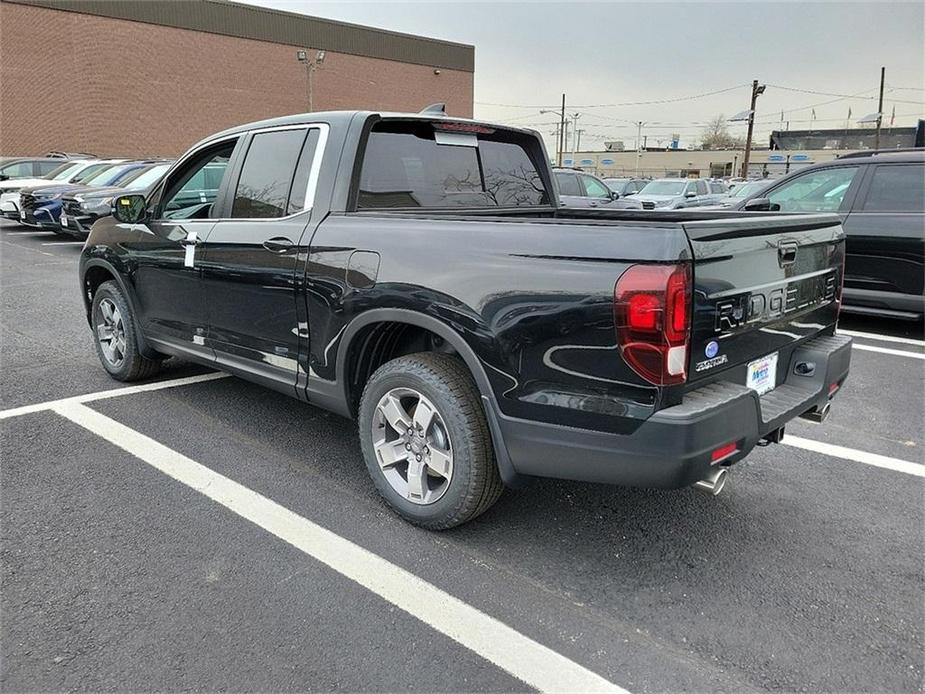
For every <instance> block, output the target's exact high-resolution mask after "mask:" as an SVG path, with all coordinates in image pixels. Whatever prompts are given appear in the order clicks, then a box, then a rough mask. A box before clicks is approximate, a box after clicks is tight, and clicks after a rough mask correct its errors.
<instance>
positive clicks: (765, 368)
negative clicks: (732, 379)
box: [745, 352, 777, 395]
mask: <svg viewBox="0 0 925 694" xmlns="http://www.w3.org/2000/svg"><path fill="white" fill-rule="evenodd" d="M776 383H777V352H774V354H769V355H767V356H766V357H761V358H760V359H755V360H754V361H751V362H749V363H748V369H747V371H746V375H745V385H746V386H748V387H749V388H751V389H752V390H754V391H756V392H757V393H758V395H764V394H765V393H768V392H770V391H772V390H774V385H775V384H776Z"/></svg>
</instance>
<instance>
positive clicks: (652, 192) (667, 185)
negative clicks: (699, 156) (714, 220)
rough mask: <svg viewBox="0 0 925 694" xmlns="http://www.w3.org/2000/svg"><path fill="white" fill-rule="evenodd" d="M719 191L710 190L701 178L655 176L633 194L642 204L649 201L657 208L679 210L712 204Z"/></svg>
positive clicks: (707, 183) (706, 182)
mask: <svg viewBox="0 0 925 694" xmlns="http://www.w3.org/2000/svg"><path fill="white" fill-rule="evenodd" d="M720 195H721V194H720V193H714V192H713V191H711V190H710V183H709V182H708V181H705V180H703V179H702V178H693V179H691V178H656V179H655V180H654V181H649V182H648V183H647V184H646V186H645V188H643V189H642V190H640V191H639V192H638V193H637V194H636V195H634V196H633V199H634V200H639V201H640V202H642V203H643V204H645V203H650V204H652V205H654V207H655V209H657V210H679V209H682V208H686V207H701V206H703V205H714V204H716V203H717V202H718V201H719V198H720Z"/></svg>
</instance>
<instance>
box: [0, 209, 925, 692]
mask: <svg viewBox="0 0 925 694" xmlns="http://www.w3.org/2000/svg"><path fill="white" fill-rule="evenodd" d="M79 251H80V245H79V244H69V243H66V242H63V241H59V240H58V237H55V236H53V235H51V234H42V233H36V232H34V231H33V230H29V229H27V228H24V227H19V226H14V225H10V224H7V223H0V256H2V258H0V261H2V266H0V267H2V297H3V307H2V316H0V320H2V322H0V325H2V330H3V337H2V348H3V354H2V363H3V372H2V373H3V377H2V383H0V388H2V400H3V404H2V409H3V410H5V411H7V410H10V409H12V408H20V407H26V406H30V405H34V404H37V403H42V402H45V401H52V400H54V401H57V400H60V399H62V398H69V397H73V396H82V395H84V394H88V393H98V392H100V391H110V390H112V391H113V392H116V390H115V389H120V388H124V387H125V386H124V385H123V384H119V383H116V382H114V381H112V380H110V379H109V378H108V377H107V376H106V375H105V374H104V372H103V371H102V369H101V367H100V366H99V364H98V362H97V359H96V355H95V353H94V350H93V345H92V341H91V336H90V332H89V330H88V328H87V325H86V321H85V318H84V314H83V307H82V302H81V298H80V296H79V293H78V288H77V278H76V261H77V257H78V255H79ZM841 328H842V329H844V330H847V331H851V332H852V333H854V334H855V340H856V344H857V345H858V347H859V348H858V349H855V350H854V352H853V355H852V371H851V375H850V377H849V380H848V382H847V383H846V385H845V387H844V389H843V391H842V393H840V395H839V397H838V399H837V402H836V403H835V405H834V406H833V411H832V415H831V416H830V417H829V419H828V420H827V421H826V422H825V423H824V424H823V425H814V424H811V423H808V422H802V421H801V422H798V423H794V424H793V425H792V426H788V432H787V433H788V436H791V437H792V438H793V440H794V442H795V444H794V445H780V446H770V447H768V448H764V449H759V450H756V451H755V452H754V453H753V454H752V455H751V456H749V458H747V459H746V460H745V461H744V462H742V463H740V464H739V465H737V466H736V467H735V468H734V469H733V470H732V471H731V474H730V479H729V483H728V485H727V489H726V490H725V491H724V492H723V493H722V494H721V495H720V496H718V497H716V498H710V497H706V496H704V495H699V494H697V493H695V492H693V491H691V490H680V491H671V492H662V491H651V490H649V491H647V490H635V489H625V488H617V487H607V486H596V485H589V484H581V483H572V482H560V481H554V480H537V481H535V482H533V483H532V484H530V485H529V486H527V487H526V488H525V489H522V490H518V491H508V492H506V493H505V495H504V496H503V497H502V499H501V501H500V502H499V503H498V504H497V505H496V506H495V507H494V508H492V509H491V510H490V511H489V512H488V513H486V514H485V515H484V516H482V517H480V518H478V519H477V520H476V521H474V522H472V523H469V524H467V525H465V526H463V527H461V528H458V529H456V530H453V531H451V532H446V533H440V534H434V533H429V532H426V531H422V530H419V529H416V528H414V527H411V526H409V525H407V524H405V523H403V522H402V521H401V520H399V519H398V518H397V517H395V516H394V515H393V514H392V513H391V512H389V511H388V510H387V509H386V508H385V507H384V505H383V504H382V503H381V502H380V501H379V500H378V497H377V496H376V494H375V491H374V489H373V487H372V484H371V482H370V481H369V479H368V478H367V476H366V472H365V469H364V466H363V462H362V458H361V456H360V454H359V452H358V448H357V436H356V430H355V426H354V424H353V423H352V422H349V421H346V420H343V419H340V418H338V417H336V416H333V415H329V414H327V413H325V412H323V411H321V410H318V409H316V408H313V407H310V406H308V405H306V404H303V403H300V402H297V401H295V400H292V399H289V398H286V397H285V396H282V395H280V394H277V393H274V392H272V391H268V390H265V389H262V388H259V387H257V386H254V385H252V384H249V383H246V382H244V381H240V380H237V379H234V378H220V379H215V380H208V381H201V382H194V383H189V384H187V385H182V386H176V387H169V388H163V389H159V390H150V391H140V392H135V391H132V392H131V394H128V395H121V396H118V397H111V398H102V399H94V400H92V401H88V402H85V403H84V404H83V405H79V406H77V407H79V408H86V409H87V410H89V412H90V415H89V417H90V419H92V420H93V421H98V422H99V423H101V424H100V426H101V427H102V429H101V430H100V431H98V432H97V433H94V432H92V431H91V430H89V429H88V428H87V427H86V426H82V425H80V424H79V423H75V421H73V420H71V419H68V418H66V417H65V416H63V415H62V414H59V413H58V412H54V411H51V410H48V409H42V408H36V409H37V411H30V412H29V413H27V414H21V415H19V416H14V417H7V418H4V419H3V420H2V436H3V440H2V466H0V492H2V504H0V532H2V550H0V552H2V573H0V578H2V596H0V612H2V620H0V637H2V643H0V656H2V664H0V687H2V688H3V689H4V690H5V691H10V692H12V691H27V690H28V691H52V690H54V691H60V690H104V689H119V690H178V689H205V690H218V689H223V690H236V691H258V690H259V691H296V690H298V691H308V690H321V691H328V690H334V689H338V690H347V691H410V690H419V691H420V690H424V691H521V690H528V689H534V688H539V689H553V688H555V687H554V686H552V684H554V683H555V682H557V681H558V682H560V683H561V682H562V681H565V682H569V681H570V680H568V679H567V676H570V675H574V676H575V677H577V678H580V677H585V676H587V677H589V678H592V679H586V680H581V679H575V680H571V681H574V682H593V681H594V680H593V676H596V677H598V678H602V679H601V682H603V681H604V680H606V681H608V682H610V683H613V684H614V685H617V686H618V687H621V688H623V689H625V690H629V691H631V692H648V691H730V692H738V691H768V690H770V691H890V692H900V691H902V692H905V691H909V692H912V691H921V689H922V687H923V683H925V680H923V669H922V663H923V653H925V644H923V641H925V571H923V562H922V557H923V556H925V505H923V500H925V494H923V492H925V476H923V473H925V465H923V462H925V461H923V450H925V449H923V447H925V441H923V426H922V416H923V412H925V359H923V356H925V346H923V336H922V325H921V324H915V323H911V324H910V323H898V322H891V321H880V320H872V319H857V318H852V317H848V316H846V317H845V318H844V319H843V321H842V323H841ZM871 336H873V337H871ZM860 347H863V349H861V348H860ZM206 373H208V370H206V369H203V368H200V367H195V366H191V365H188V364H182V363H179V362H177V363H174V362H173V361H171V362H170V363H169V364H168V368H167V369H165V371H164V372H162V373H161V374H159V375H158V377H157V379H156V380H157V381H158V382H167V381H172V380H174V379H179V378H184V377H189V376H197V375H200V374H206ZM194 380H195V379H194ZM126 428H127V429H126ZM126 432H129V433H130V434H131V435H137V442H136V443H135V444H133V443H132V441H134V439H132V440H129V439H126V436H127V435H128V434H126ZM801 441H804V442H806V441H808V442H810V443H809V444H808V447H807V445H803V444H800V442H801ZM813 442H821V443H823V444H830V445H832V446H839V447H842V448H840V449H826V450H827V451H829V452H828V453H822V452H819V451H818V450H813V448H814V443H813ZM159 447H163V450H161V449H160V448H159ZM842 449H847V451H844V450H842ZM833 450H834V451H836V452H837V453H838V454H831V452H832V451H833ZM871 454H873V455H871ZM878 456H879V457H878ZM177 461H179V463H180V464H181V467H180V468H177V469H178V472H176V473H175V474H171V473H170V469H171V468H169V466H170V465H172V464H175V463H176V462H177ZM884 461H885V462H884ZM890 461H894V462H895V461H899V462H903V461H905V462H906V463H909V464H911V465H909V466H908V467H903V466H901V465H894V466H893V468H891V467H890V465H891V464H893V463H891V462H890ZM183 466H185V467H183ZM198 466H202V467H201V468H199V467H198ZM196 470H200V471H201V473H202V475H205V476H204V477H202V478H201V479H203V480H205V482H203V483H201V484H198V485H197V484H196V483H195V482H191V481H190V475H192V474H194V473H196ZM903 470H905V471H903ZM165 472H167V474H165ZM196 474H199V473H196ZM212 484H215V485H216V486H218V487H221V489H222V490H224V489H225V487H222V486H221V485H225V484H227V485H231V486H229V487H228V490H230V491H228V490H226V491H220V492H216V491H214V490H212V491H210V488H209V487H210V485H212ZM261 500H266V501H267V502H268V503H273V504H276V505H278V506H279V507H282V508H283V509H288V512H291V513H292V514H294V516H293V518H295V519H296V521H297V522H298V523H302V524H303V525H296V526H293V527H295V528H296V529H297V530H299V529H300V528H304V529H305V532H306V533H307V534H311V533H312V532H314V531H313V530H312V528H318V527H319V526H320V528H321V529H323V530H326V531H330V532H331V533H333V534H334V537H335V538H336V540H335V541H334V544H333V545H331V546H333V547H334V548H336V549H337V551H335V552H334V554H333V555H332V556H331V557H330V558H329V559H328V560H325V559H324V558H323V557H321V556H320V554H319V553H318V552H316V551H315V550H312V549H311V548H308V549H306V548H304V547H303V548H300V547H299V546H297V545H298V544H299V543H298V541H296V542H295V544H294V543H293V541H292V540H291V539H288V540H287V539H286V537H287V535H286V532H287V531H286V530H285V529H283V530H278V531H274V530H273V528H275V527H277V526H276V525H274V523H275V522H276V521H274V520H273V519H272V518H271V519H266V518H264V517H263V516H260V515H259V514H260V513H261V511H260V509H261V508H264V506H261V504H263V503H264V502H263V501H261ZM248 504H250V505H248ZM352 548H360V549H362V550H366V553H372V554H371V555H369V557H367V558H366V559H363V557H360V559H359V560H358V561H359V563H358V564H355V565H354V564H350V562H349V561H348V559H347V558H349V557H351V556H353V555H351V554H350V553H351V552H353V551H354V550H353V549H352ZM340 550H343V551H342V552H340ZM363 556H365V555H363ZM370 557H372V558H370ZM367 560H368V561H367ZM351 561H352V560H351ZM374 561H382V562H383V563H382V564H375V563H369V562H374ZM364 562H366V563H364ZM348 564H349V565H348ZM371 566H373V567H378V569H377V571H379V570H381V571H382V572H384V573H382V574H379V573H376V572H375V571H374V572H372V574H371V573H370V571H369V570H368V567H371ZM364 567H367V568H364ZM364 571H365V573H364ZM373 574H374V575H373ZM389 577H397V578H398V579H399V588H398V592H399V595H397V596H396V594H395V593H394V592H389V591H390V590H392V589H390V588H389V585H388V579H389ZM401 581H405V584H406V585H407V594H401V593H402V590H401V587H402V585H404V584H402V583H401ZM417 581H421V582H422V584H421V585H423V586H424V587H425V588H424V589H423V592H421V590H422V589H421V588H420V586H419V585H418V583H417ZM364 586H365V587H364ZM427 586H429V587H431V588H434V589H435V590H436V591H437V593H435V592H433V591H430V588H427ZM428 591H430V592H428ZM440 593H443V594H448V595H449V596H452V598H454V599H455V600H456V601H459V602H460V604H461V605H462V606H463V607H462V608H460V609H459V610H456V609H455V608H453V607H452V605H451V604H450V603H446V604H444V603H440V604H438V606H437V609H434V606H433V605H432V604H426V603H425V600H433V599H437V600H440V599H441V598H440V597H439V594H440ZM418 595H420V596H421V598H420V599H421V605H420V609H417V606H416V605H415V604H414V600H415V599H416V597H417V596H418ZM435 595H436V596H437V597H436V598H435V597H434V596H435ZM408 600H410V603H408V602H407V601H408ZM454 604H455V603H454ZM467 610H471V611H467ZM457 618H458V622H452V619H457ZM502 627H503V628H506V629H510V630H513V631H512V632H509V637H510V639H511V641H510V642H509V643H508V642H505V643H504V644H499V643H484V642H485V641H487V640H488V639H481V640H480V639H479V630H480V629H485V631H483V632H482V633H484V634H493V633H495V632H494V631H492V629H500V628H502ZM518 639H521V640H518ZM544 649H545V650H544ZM505 651H507V652H505ZM544 653H545V654H546V655H545V656H543V654H544ZM531 654H533V655H537V654H538V657H537V658H536V659H534V660H530V656H531ZM556 658H559V659H560V660H556ZM544 661H545V662H544ZM553 665H554V666H553ZM531 674H535V675H536V676H535V677H534V678H533V679H530V677H529V675H531ZM557 674H558V676H560V677H565V679H564V680H563V679H561V678H560V679H559V680H556V679H555V677H556V676H557ZM566 688H567V687H566ZM573 688H574V687H573Z"/></svg>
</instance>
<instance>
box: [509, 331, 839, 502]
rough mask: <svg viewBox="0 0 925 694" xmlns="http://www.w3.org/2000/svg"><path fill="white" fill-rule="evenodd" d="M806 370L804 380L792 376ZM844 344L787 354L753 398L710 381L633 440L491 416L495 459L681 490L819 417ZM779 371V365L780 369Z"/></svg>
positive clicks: (551, 473) (819, 342)
mask: <svg viewBox="0 0 925 694" xmlns="http://www.w3.org/2000/svg"><path fill="white" fill-rule="evenodd" d="M800 363H805V364H812V365H813V371H812V374H810V375H799V374H797V373H796V372H795V370H794V369H795V367H796V365H797V364H800ZM850 363H851V338H848V337H842V336H834V337H817V338H814V339H812V340H810V341H808V342H805V343H803V344H801V345H800V346H799V347H797V348H796V349H794V351H793V354H792V356H791V359H790V363H789V364H788V365H787V369H786V371H782V372H781V373H780V374H779V375H778V385H777V387H776V388H775V389H774V390H772V391H771V392H770V393H766V394H765V395H764V396H761V397H759V396H758V394H757V393H756V392H755V391H753V390H751V389H749V388H746V387H745V386H744V385H739V384H736V383H727V382H717V383H711V384H708V385H705V386H702V387H701V388H698V389H696V390H694V391H691V392H689V393H687V394H686V395H685V396H684V402H683V403H682V404H681V405H677V406H675V407H669V408H666V409H664V410H660V411H659V412H657V413H655V414H654V415H652V417H650V418H649V419H648V420H646V422H645V423H643V424H642V425H641V426H640V427H639V428H638V429H637V430H636V431H635V432H634V433H633V434H630V435H618V434H608V433H602V432H594V431H586V430H583V429H574V428H571V427H563V426H557V425H551V424H545V423H538V422H533V421H527V420H522V419H513V418H509V417H504V416H503V415H500V414H495V415H494V418H495V421H494V422H492V428H495V426H497V431H498V433H499V434H500V436H499V438H501V440H502V441H503V446H504V449H505V450H503V451H500V452H499V457H500V458H502V459H503V460H505V461H509V463H510V465H511V467H512V468H513V471H515V472H517V473H519V474H524V475H534V476H538V477H557V478H563V479H573V480H583V481H588V482H605V483H611V484H621V485H627V486H636V487H661V488H678V487H684V486H687V485H690V484H693V483H694V482H696V481H698V480H701V479H703V478H704V477H706V476H707V474H708V473H709V472H710V470H711V468H712V467H715V466H716V465H723V466H727V465H731V464H732V463H735V462H737V461H739V460H741V459H742V458H744V457H745V456H746V455H748V454H749V452H751V450H752V449H753V448H754V447H755V445H756V444H757V443H758V442H759V441H760V440H761V439H762V438H765V437H767V436H769V435H773V434H774V432H776V431H777V430H779V429H781V428H782V427H783V426H784V425H785V424H786V423H787V422H789V421H790V420H792V419H794V418H795V417H798V416H800V415H803V414H806V413H812V412H822V411H823V410H825V408H826V407H827V406H828V405H829V402H830V400H831V399H832V397H833V396H834V395H835V394H836V393H837V391H838V389H839V388H840V387H841V384H842V383H843V382H844V380H845V378H846V377H847V375H848V370H849V366H850ZM781 366H782V365H781ZM732 442H735V444H736V451H735V452H734V453H732V454H730V455H727V456H725V457H723V458H722V459H720V460H717V461H712V460H711V454H712V453H713V451H715V450H717V449H718V448H721V447H723V446H726V445H728V444H730V443H732Z"/></svg>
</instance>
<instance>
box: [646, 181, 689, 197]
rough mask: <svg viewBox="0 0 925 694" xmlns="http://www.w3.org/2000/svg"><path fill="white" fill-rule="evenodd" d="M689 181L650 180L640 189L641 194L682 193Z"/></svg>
mask: <svg viewBox="0 0 925 694" xmlns="http://www.w3.org/2000/svg"><path fill="white" fill-rule="evenodd" d="M686 185H687V181H650V182H649V183H646V187H645V188H643V189H642V190H641V191H639V194H640V195H681V193H683V192H684V187H685V186H686Z"/></svg>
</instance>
